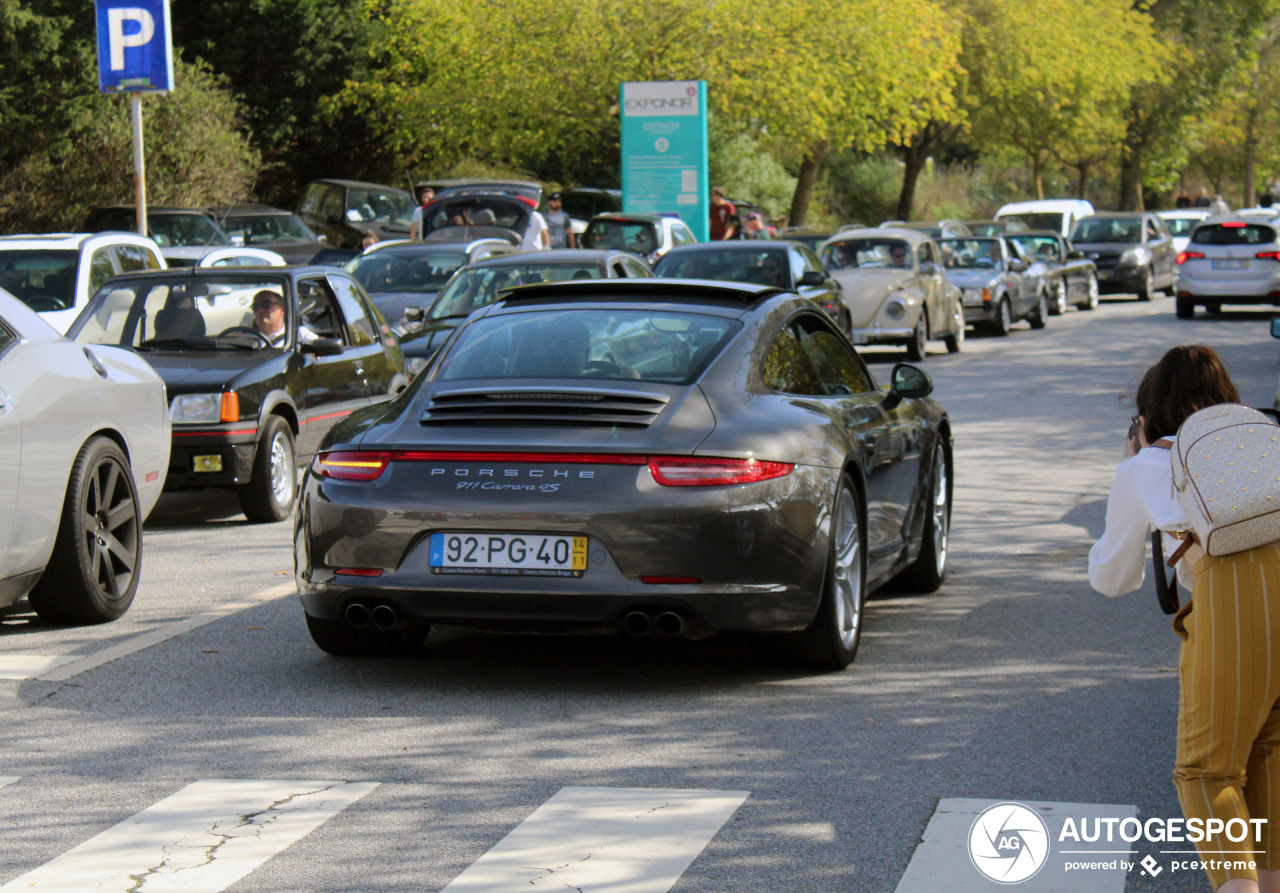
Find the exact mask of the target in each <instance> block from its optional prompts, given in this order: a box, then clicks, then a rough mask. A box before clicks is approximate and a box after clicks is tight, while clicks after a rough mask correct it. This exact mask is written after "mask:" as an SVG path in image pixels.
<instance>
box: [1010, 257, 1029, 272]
mask: <svg viewBox="0 0 1280 893" xmlns="http://www.w3.org/2000/svg"><path fill="white" fill-rule="evenodd" d="M1030 266H1031V264H1029V263H1027V262H1026V261H1025V260H1021V259H1019V258H1016V257H1015V258H1013V259H1012V260H1010V261H1009V269H1010V270H1012V271H1013V272H1015V273H1025V272H1026V271H1027V268H1028V267H1030Z"/></svg>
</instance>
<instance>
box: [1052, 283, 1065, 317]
mask: <svg viewBox="0 0 1280 893" xmlns="http://www.w3.org/2000/svg"><path fill="white" fill-rule="evenodd" d="M1066 312H1067V282H1066V280H1065V279H1059V280H1058V281H1057V282H1055V283H1054V284H1053V301H1052V302H1051V303H1050V304H1049V314H1050V315H1051V316H1061V315H1062V314H1064V313H1066Z"/></svg>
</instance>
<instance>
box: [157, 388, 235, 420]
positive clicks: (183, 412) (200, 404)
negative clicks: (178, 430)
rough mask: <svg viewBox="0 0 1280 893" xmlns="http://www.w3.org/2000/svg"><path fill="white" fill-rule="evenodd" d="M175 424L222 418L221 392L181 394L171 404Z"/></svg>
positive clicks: (170, 408)
mask: <svg viewBox="0 0 1280 893" xmlns="http://www.w3.org/2000/svg"><path fill="white" fill-rule="evenodd" d="M169 416H170V418H172V419H173V422H174V424H191V423H193V422H194V423H203V424H209V423H212V422H218V421H219V420H221V418H222V395H221V394H180V395H179V396H177V397H174V398H173V402H172V403H171V404H169Z"/></svg>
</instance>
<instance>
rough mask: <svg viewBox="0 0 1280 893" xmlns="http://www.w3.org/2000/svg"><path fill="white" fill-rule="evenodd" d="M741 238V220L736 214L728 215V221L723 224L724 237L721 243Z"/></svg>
mask: <svg viewBox="0 0 1280 893" xmlns="http://www.w3.org/2000/svg"><path fill="white" fill-rule="evenodd" d="M741 238H742V218H741V217H739V216H738V215H737V214H730V215H729V219H728V220H726V221H725V222H724V236H723V237H722V238H721V241H724V242H729V241H732V240H734V239H741Z"/></svg>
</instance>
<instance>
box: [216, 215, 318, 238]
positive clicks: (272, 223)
mask: <svg viewBox="0 0 1280 893" xmlns="http://www.w3.org/2000/svg"><path fill="white" fill-rule="evenodd" d="M222 229H223V231H225V232H226V233H227V234H228V235H231V236H241V237H242V238H243V239H244V243H245V244H246V245H266V244H273V245H278V244H280V243H281V242H315V241H317V239H316V236H315V233H313V232H311V230H309V229H307V225H306V224H305V223H303V222H302V221H301V220H299V219H298V218H297V217H295V216H294V215H292V214H246V215H244V216H235V215H231V216H228V217H227V218H226V219H225V220H223V221H222Z"/></svg>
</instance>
